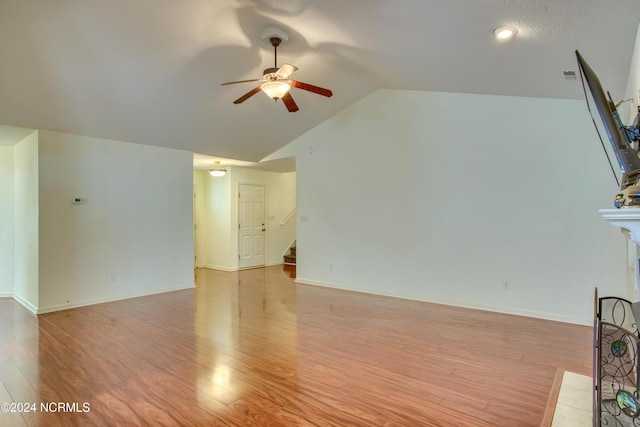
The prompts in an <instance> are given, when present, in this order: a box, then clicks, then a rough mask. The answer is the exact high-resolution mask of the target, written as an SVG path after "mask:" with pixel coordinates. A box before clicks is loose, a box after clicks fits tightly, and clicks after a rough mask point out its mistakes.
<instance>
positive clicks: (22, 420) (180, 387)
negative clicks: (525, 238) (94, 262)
mask: <svg viewBox="0 0 640 427" xmlns="http://www.w3.org/2000/svg"><path fill="white" fill-rule="evenodd" d="M196 283H197V288H196V289H193V290H184V291H177V292H171V293H166V294H160V295H154V296H148V297H142V298H135V299H129V300H124V301H117V302H113V303H107V304H100V305H94V306H89V307H83V308H78V309H73V310H66V311H61V312H56V313H49V314H44V315H40V316H38V317H34V316H32V315H30V314H29V313H28V312H27V311H26V310H25V309H24V308H23V307H22V306H20V305H19V304H18V303H17V302H15V301H14V300H12V299H0V403H2V402H8V403H11V404H12V405H13V409H20V408H19V407H18V405H19V404H25V403H27V404H31V403H33V404H35V406H36V408H35V409H36V410H34V411H31V410H29V411H28V412H26V411H23V412H6V411H5V412H0V426H24V425H29V426H75V425H78V426H113V425H130V426H137V425H141V426H145V425H149V426H157V425H162V426H216V425H220V426H262V425H264V426H376V425H384V426H456V427H460V426H473V427H478V426H480V427H482V426H491V427H495V426H518V427H520V426H539V425H540V423H541V422H542V420H543V416H544V412H545V405H546V402H547V400H548V398H549V393H550V391H551V389H552V384H553V381H554V376H555V374H556V371H557V370H558V369H561V370H569V371H572V372H576V373H581V374H584V375H591V357H592V354H591V328H589V327H584V326H578V325H570V324H564V323H558V322H551V321H545V320H538V319H532V318H526V317H518V316H510V315H504V314H497V313H491V312H485V311H478V310H470V309H463V308H457V307H448V306H442V305H436V304H428V303H423V302H416V301H407V300H401V299H394V298H387V297H380V296H372V295H366V294H360V293H353V292H346V291H339V290H334V289H324V288H320V287H314V286H307V285H300V284H294V283H293V279H292V278H291V274H290V273H289V272H286V271H283V269H282V267H281V266H280V267H269V268H265V269H255V270H246V271H241V272H234V273H229V272H220V271H214V270H207V269H199V270H197V272H196ZM58 402H61V406H60V404H59V403H58ZM41 404H44V408H45V409H51V408H53V409H54V410H53V411H49V412H47V411H46V410H43V407H41V406H40V405H41ZM22 409H24V408H22ZM29 409H33V407H31V408H29Z"/></svg>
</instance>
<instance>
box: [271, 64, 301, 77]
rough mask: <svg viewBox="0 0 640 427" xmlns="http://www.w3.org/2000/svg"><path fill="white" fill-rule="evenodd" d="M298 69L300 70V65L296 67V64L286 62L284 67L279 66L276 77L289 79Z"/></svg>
mask: <svg viewBox="0 0 640 427" xmlns="http://www.w3.org/2000/svg"><path fill="white" fill-rule="evenodd" d="M296 71H298V67H296V66H295V65H291V64H284V65H283V66H282V67H280V68H278V71H276V77H278V78H279V79H287V78H289V76H290V75H291V74H293V73H295V72H296Z"/></svg>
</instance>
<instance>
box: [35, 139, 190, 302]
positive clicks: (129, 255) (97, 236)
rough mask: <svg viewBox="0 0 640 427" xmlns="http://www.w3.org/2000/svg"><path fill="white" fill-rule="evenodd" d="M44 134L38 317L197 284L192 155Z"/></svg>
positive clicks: (128, 144) (41, 141) (113, 142)
mask: <svg viewBox="0 0 640 427" xmlns="http://www.w3.org/2000/svg"><path fill="white" fill-rule="evenodd" d="M39 133H40V144H39V145H40V152H39V154H40V157H39V165H40V168H39V182H40V186H39V189H40V193H39V199H40V201H39V203H40V236H39V237H40V274H39V282H40V304H39V306H38V311H39V312H47V311H53V310H59V309H62V308H69V307H75V306H81V305H87V304H91V303H97V302H102V301H110V300H115V299H121V298H128V297H133V296H138V295H148V294H153V293H158V292H165V291H170V290H176V289H181V288H187V287H192V286H193V258H194V257H193V253H194V247H193V246H194V245H193V228H192V227H193V198H192V194H193V191H192V190H193V172H192V169H193V159H192V154H191V153H188V152H185V151H179V150H171V149H165V148H158V147H151V146H144V145H137V144H130V143H125V142H119V141H110V140H104V139H99V138H90V137H83V136H77V135H69V134H64V133H58V132H50V131H40V132H39ZM74 197H83V198H84V199H85V204H83V205H73V204H72V203H71V199H72V198H74Z"/></svg>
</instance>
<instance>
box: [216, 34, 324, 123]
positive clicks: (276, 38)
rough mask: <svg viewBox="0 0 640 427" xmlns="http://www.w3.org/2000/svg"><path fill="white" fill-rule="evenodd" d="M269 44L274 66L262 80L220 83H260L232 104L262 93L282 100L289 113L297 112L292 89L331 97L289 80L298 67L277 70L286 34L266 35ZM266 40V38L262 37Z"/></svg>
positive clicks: (317, 89)
mask: <svg viewBox="0 0 640 427" xmlns="http://www.w3.org/2000/svg"><path fill="white" fill-rule="evenodd" d="M267 37H269V42H271V46H273V56H274V61H273V62H274V65H273V68H267V69H266V70H264V72H263V75H262V78H260V79H250V80H238V81H235V82H226V83H222V86H225V85H231V84H236V83H248V82H262V83H261V84H260V86H258V87H255V88H253V89H252V90H250V91H249V92H247V93H245V94H244V95H242V96H241V97H240V98H238V99H236V100H235V101H233V103H234V104H241V103H243V102H244V101H246V100H247V99H249V98H251V97H252V96H253V95H255V94H256V93H258V92H260V91H262V92H264V93H265V94H266V95H267V96H268V97H269V98H271V99H274V100H276V101H277V100H278V99H282V102H283V103H284V105H285V106H286V107H287V110H289V112H290V113H294V112H296V111H298V105H296V102H295V101H294V100H293V97H292V96H291V94H290V93H289V90H290V89H291V88H292V87H295V88H298V89H302V90H306V91H309V92H313V93H317V94H318V95H322V96H326V97H330V96H332V95H333V92H331V91H330V90H329V89H325V88H322V87H319V86H314V85H310V84H308V83H302V82H299V81H297V80H291V79H290V78H289V77H290V76H291V75H292V74H293V73H295V72H296V71H297V70H298V67H296V66H294V65H291V64H284V65H283V66H282V67H280V68H278V46H280V43H282V40H283V38H284V39H285V40H287V37H286V34H283V33H282V32H277V34H272V35H270V36H269V35H268V36H267ZM263 38H266V37H263Z"/></svg>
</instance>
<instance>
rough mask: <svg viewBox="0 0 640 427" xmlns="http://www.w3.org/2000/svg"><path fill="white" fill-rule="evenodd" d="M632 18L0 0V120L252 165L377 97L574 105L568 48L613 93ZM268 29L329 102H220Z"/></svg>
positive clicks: (447, 8) (259, 53)
mask: <svg viewBox="0 0 640 427" xmlns="http://www.w3.org/2000/svg"><path fill="white" fill-rule="evenodd" d="M639 23H640V2H639V1H638V0H606V1H603V0H531V1H528V0H395V1H391V0H350V1H345V0H317V1H314V0H262V1H260V0H181V1H176V0H135V1H132V0H109V1H104V0H29V1H25V0H0V58H1V60H2V66H0V124H3V125H9V126H18V127H25V128H40V129H51V130H58V131H63V132H68V133H74V134H80V135H89V136H94V137H100V138H108V139H115V140H121V141H129V142H135V143H142V144H150V145H157V146H164V147H173V148H179V149H184V150H189V151H193V152H195V153H199V154H204V155H210V156H217V157H221V158H228V159H239V160H244V161H251V162H255V161H259V160H260V159H262V158H264V157H265V156H267V155H269V154H270V153H272V152H273V151H275V150H277V149H278V148H280V147H282V146H284V145H286V144H287V143H289V142H290V141H292V140H294V139H295V138H296V137H298V136H300V135H301V134H303V133H304V132H306V131H308V130H309V129H311V128H312V127H314V126H315V125H317V124H318V123H320V122H322V121H323V120H325V119H327V118H329V117H331V116H332V115H334V114H336V113H338V112H339V111H341V110H342V109H344V108H346V107H347V106H349V105H350V104H352V103H354V102H355V101H357V100H358V99H361V98H362V97H364V96H366V95H367V94H369V93H371V92H372V91H374V90H376V89H380V88H384V89H408V90H433V91H452V92H467V93H483V94H496V95H513V96H531V97H552V98H567V99H579V98H581V97H582V96H583V93H582V88H581V86H580V84H579V82H578V81H566V80H564V79H563V77H562V71H563V70H576V64H575V56H574V50H575V49H579V50H580V52H581V53H582V54H583V56H584V57H585V59H586V60H587V61H588V62H589V64H590V65H591V66H592V67H593V68H594V70H595V71H596V72H597V73H598V74H599V76H600V80H601V81H602V82H603V84H604V85H605V86H606V88H607V89H609V90H610V91H611V93H612V94H613V96H614V98H618V97H622V95H623V90H624V88H625V85H626V82H627V77H628V76H627V74H628V70H629V67H630V61H631V53H632V51H633V43H634V41H635V36H636V31H637V29H638V24H639ZM274 25H275V26H278V27H280V28H282V29H284V30H286V31H287V32H288V34H289V41H288V42H286V43H283V44H282V45H281V47H280V49H279V50H278V65H282V64H283V63H285V62H286V63H291V64H294V65H296V66H298V67H299V71H298V72H297V73H296V74H295V76H294V78H295V79H297V80H300V81H303V82H306V83H311V84H314V85H318V86H322V87H327V88H329V89H332V90H333V93H334V96H333V97H332V98H325V97H322V96H318V95H315V94H311V93H308V92H304V91H302V90H299V89H293V90H292V95H293V97H294V99H295V100H296V102H297V104H298V106H299V107H300V111H298V112H296V113H289V112H287V110H286V109H285V107H284V105H282V103H281V102H274V101H273V100H270V99H268V98H267V97H266V96H265V95H264V94H262V93H259V94H257V95H255V96H254V97H252V98H251V99H249V100H247V101H246V102H245V103H243V104H241V105H234V104H233V103H232V102H233V101H234V100H235V99H237V98H238V97H240V96H241V95H243V94H244V93H246V92H248V91H249V90H250V89H252V88H253V87H255V84H254V83H245V84H238V85H231V86H220V84H221V83H223V82H226V81H230V80H241V79H251V78H258V77H261V76H262V70H263V69H264V68H267V67H271V66H273V50H272V48H271V46H270V45H269V43H268V41H265V40H261V35H262V32H263V31H264V30H265V28H267V27H269V26H274ZM502 25H512V26H515V27H517V28H518V30H519V34H518V36H517V37H516V38H515V39H514V40H512V41H510V42H498V41H496V40H495V39H494V38H493V36H492V33H491V30H492V29H493V28H495V27H498V26H502ZM407 108H411V107H410V106H407ZM465 114H473V111H465V108H464V105H461V106H460V122H461V126H463V125H464V115H465ZM1 131H2V129H0V134H1V133H2V132H1ZM0 136H2V135H0ZM1 139H2V138H0V140H1Z"/></svg>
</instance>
